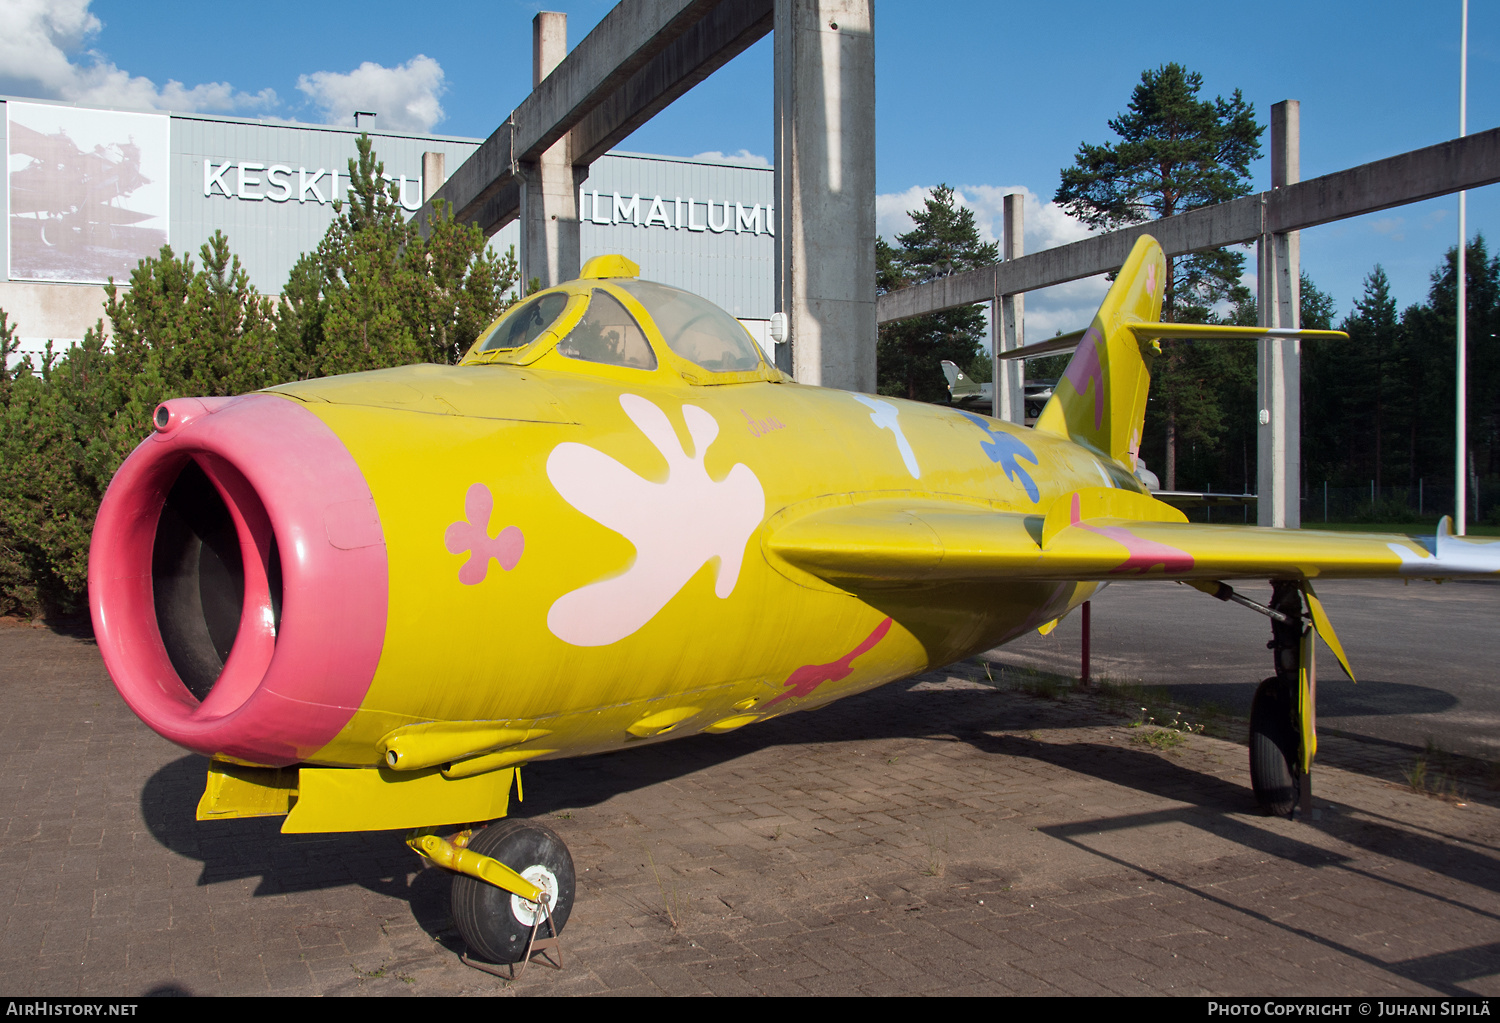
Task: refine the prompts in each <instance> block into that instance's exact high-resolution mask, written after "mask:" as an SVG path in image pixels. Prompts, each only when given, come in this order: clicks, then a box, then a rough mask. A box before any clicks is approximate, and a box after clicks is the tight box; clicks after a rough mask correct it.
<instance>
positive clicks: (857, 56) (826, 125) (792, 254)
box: [776, 0, 876, 392]
mask: <svg viewBox="0 0 1500 1023" xmlns="http://www.w3.org/2000/svg"><path fill="white" fill-rule="evenodd" d="M776 310H777V312H784V313H786V315H787V321H788V329H789V336H790V341H791V369H792V376H793V378H794V379H796V380H797V382H798V383H804V384H814V385H818V386H822V387H840V388H843V389H845V390H849V391H866V392H872V391H874V390H875V335H876V330H875V5H874V0H776Z"/></svg>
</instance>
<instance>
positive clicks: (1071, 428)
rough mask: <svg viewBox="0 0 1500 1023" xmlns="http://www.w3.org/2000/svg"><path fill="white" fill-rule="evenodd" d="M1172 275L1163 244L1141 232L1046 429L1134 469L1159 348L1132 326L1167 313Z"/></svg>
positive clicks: (1046, 412) (1052, 405)
mask: <svg viewBox="0 0 1500 1023" xmlns="http://www.w3.org/2000/svg"><path fill="white" fill-rule="evenodd" d="M1166 274H1167V261H1166V257H1165V255H1164V254H1163V253H1162V249H1161V246H1160V245H1159V244H1157V241H1156V239H1155V238H1152V237H1151V236H1150V235H1141V237H1140V238H1138V239H1137V240H1136V243H1135V246H1134V248H1132V249H1131V250H1130V256H1129V258H1127V259H1126V260H1125V265H1124V266H1122V267H1121V268H1120V273H1119V276H1118V277H1117V278H1116V279H1115V283H1114V284H1113V285H1111V286H1110V289H1109V294H1107V295H1105V296H1104V302H1103V304H1102V305H1100V306H1099V312H1098V313H1097V314H1095V316H1094V320H1093V323H1092V324H1090V326H1089V329H1088V330H1087V331H1085V332H1084V335H1083V338H1082V340H1081V341H1079V343H1078V348H1077V350H1076V351H1074V353H1073V358H1072V359H1071V360H1069V362H1068V368H1067V369H1066V370H1065V371H1064V372H1063V375H1062V378H1061V379H1060V380H1059V381H1058V382H1057V387H1056V388H1055V389H1054V390H1053V393H1052V397H1051V399H1049V400H1048V402H1047V404H1046V406H1045V407H1044V408H1043V409H1042V414H1041V415H1040V416H1039V417H1038V418H1037V421H1036V429H1037V430H1038V431H1039V432H1042V433H1051V434H1055V435H1057V436H1059V437H1066V438H1068V439H1069V440H1072V441H1074V442H1075V443H1078V444H1082V445H1084V446H1086V447H1090V448H1093V449H1094V450H1095V451H1097V452H1099V453H1100V454H1103V455H1108V456H1109V457H1110V458H1112V459H1114V460H1115V461H1116V462H1118V463H1120V464H1121V465H1123V466H1125V467H1126V468H1127V469H1129V470H1131V471H1134V470H1135V464H1136V455H1137V453H1138V452H1139V451H1140V446H1141V427H1142V424H1143V423H1144V421H1145V417H1146V392H1147V391H1148V389H1149V388H1150V385H1151V362H1152V360H1153V359H1154V357H1155V355H1156V352H1157V350H1158V348H1157V345H1156V344H1155V343H1154V342H1151V341H1137V340H1136V337H1135V334H1134V333H1132V332H1131V330H1130V329H1129V328H1128V326H1127V325H1128V324H1133V323H1153V322H1155V321H1157V320H1158V319H1159V318H1160V314H1161V302H1162V293H1163V291H1164V290H1165V285H1166Z"/></svg>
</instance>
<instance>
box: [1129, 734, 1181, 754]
mask: <svg viewBox="0 0 1500 1023" xmlns="http://www.w3.org/2000/svg"><path fill="white" fill-rule="evenodd" d="M1130 741H1131V742H1133V743H1136V744H1137V745H1141V746H1150V747H1151V748H1152V749H1155V750H1161V751H1162V752H1163V753H1169V752H1171V751H1172V750H1174V749H1176V748H1177V747H1179V746H1185V745H1187V741H1188V740H1187V733H1185V732H1174V731H1172V730H1170V729H1167V728H1153V729H1152V730H1151V731H1149V732H1140V733H1138V734H1136V735H1133V736H1131V738H1130Z"/></svg>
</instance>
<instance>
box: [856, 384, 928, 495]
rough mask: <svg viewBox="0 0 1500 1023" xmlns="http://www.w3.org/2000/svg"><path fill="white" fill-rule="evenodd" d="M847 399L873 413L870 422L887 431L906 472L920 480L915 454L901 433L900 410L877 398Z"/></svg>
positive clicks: (859, 397)
mask: <svg viewBox="0 0 1500 1023" xmlns="http://www.w3.org/2000/svg"><path fill="white" fill-rule="evenodd" d="M849 397H851V398H853V399H854V400H855V401H857V402H859V403H860V404H861V405H864V406H866V407H868V408H872V409H874V410H875V411H873V412H871V413H870V422H872V423H874V424H875V425H876V426H878V427H880V428H881V429H882V430H889V431H891V433H892V434H893V435H895V438H896V450H897V451H900V452H901V461H903V462H905V463H906V471H907V472H909V473H911V478H912V479H914V480H917V479H921V478H922V470H921V469H920V468H918V467H917V453H916V452H915V451H913V450H912V449H911V445H910V444H909V443H907V440H906V434H904V433H902V432H901V421H900V419H899V418H898V417H899V416H900V415H901V410H900V409H898V408H897V407H896V406H894V405H892V404H891V403H890V402H888V401H881V400H880V399H879V398H869V397H866V396H865V395H863V394H851V395H849Z"/></svg>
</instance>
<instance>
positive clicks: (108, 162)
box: [5, 100, 171, 284]
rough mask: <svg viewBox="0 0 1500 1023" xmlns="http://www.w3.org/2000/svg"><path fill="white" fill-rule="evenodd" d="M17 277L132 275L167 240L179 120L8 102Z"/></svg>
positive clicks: (82, 280) (11, 249)
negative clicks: (172, 148) (173, 124)
mask: <svg viewBox="0 0 1500 1023" xmlns="http://www.w3.org/2000/svg"><path fill="white" fill-rule="evenodd" d="M5 119H6V132H5V145H6V154H5V156H6V179H7V180H6V184H7V188H8V196H9V202H10V206H9V210H10V231H9V232H8V235H9V246H8V253H7V256H8V261H9V275H10V279H11V280H23V281H63V282H67V283H78V284H103V283H105V282H106V281H108V280H109V279H110V278H114V279H116V280H118V281H121V282H124V281H126V280H128V279H129V277H130V272H131V271H132V270H134V269H135V266H136V264H137V263H138V262H139V261H140V260H142V259H144V258H146V257H148V256H155V255H156V254H157V253H158V252H159V251H160V250H161V247H162V246H163V245H166V244H167V241H168V235H167V224H168V215H169V206H170V203H169V199H168V196H169V193H168V190H167V171H168V166H169V164H168V151H169V143H170V134H171V131H170V120H169V119H168V118H167V117H166V116H165V115H163V114H127V113H119V112H116V111H109V110H85V109H81V108H78V107H63V106H50V105H46V104H39V103H20V102H16V101H14V100H12V101H9V102H7V103H6V104H5Z"/></svg>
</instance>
